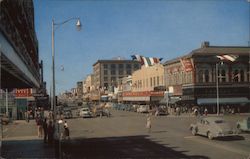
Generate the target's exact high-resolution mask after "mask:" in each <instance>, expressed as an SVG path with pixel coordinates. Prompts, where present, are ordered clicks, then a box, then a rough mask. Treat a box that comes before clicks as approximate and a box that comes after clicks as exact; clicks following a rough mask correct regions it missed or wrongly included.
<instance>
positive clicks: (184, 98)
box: [164, 42, 250, 113]
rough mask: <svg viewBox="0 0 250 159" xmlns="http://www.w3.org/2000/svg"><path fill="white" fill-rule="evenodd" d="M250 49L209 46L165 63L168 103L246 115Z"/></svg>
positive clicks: (205, 45) (203, 46)
mask: <svg viewBox="0 0 250 159" xmlns="http://www.w3.org/2000/svg"><path fill="white" fill-rule="evenodd" d="M249 58H250V47H240V46H210V45H209V42H203V43H202V45H201V48H198V49H195V50H193V51H192V52H190V53H189V54H187V55H184V56H182V57H178V58H176V59H173V60H169V61H166V62H165V63H164V74H165V82H166V83H165V84H166V88H167V91H168V94H169V101H171V100H174V99H176V98H178V99H179V101H175V102H176V104H178V105H182V106H183V105H186V106H195V105H198V106H200V107H203V108H204V107H205V106H206V107H207V108H209V110H210V111H211V112H214V113H215V112H216V110H217V108H218V106H219V110H220V111H224V110H225V109H226V108H231V109H236V108H237V110H241V111H249V99H250V89H249V84H250V78H249V76H250V74H249V70H250V69H249V68H250V64H249V61H250V60H249Z"/></svg>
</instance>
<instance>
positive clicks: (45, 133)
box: [27, 108, 70, 144]
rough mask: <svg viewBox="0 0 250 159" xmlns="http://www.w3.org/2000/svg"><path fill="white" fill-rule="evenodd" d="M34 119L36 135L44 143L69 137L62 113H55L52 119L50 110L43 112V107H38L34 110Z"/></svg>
mask: <svg viewBox="0 0 250 159" xmlns="http://www.w3.org/2000/svg"><path fill="white" fill-rule="evenodd" d="M28 121H29V119H27V122H28ZM35 121H36V125H37V136H38V137H39V138H43V140H44V143H48V144H53V143H54V142H55V140H61V139H70V137H69V135H70V133H69V127H68V123H67V121H66V120H64V118H63V116H62V115H57V116H56V119H54V115H53V112H52V111H49V112H48V113H44V110H43V109H41V108H38V109H37V111H36V112H35Z"/></svg>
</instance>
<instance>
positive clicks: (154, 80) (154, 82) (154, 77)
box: [153, 77, 155, 86]
mask: <svg viewBox="0 0 250 159" xmlns="http://www.w3.org/2000/svg"><path fill="white" fill-rule="evenodd" d="M153 80H154V86H155V77H154V78H153Z"/></svg>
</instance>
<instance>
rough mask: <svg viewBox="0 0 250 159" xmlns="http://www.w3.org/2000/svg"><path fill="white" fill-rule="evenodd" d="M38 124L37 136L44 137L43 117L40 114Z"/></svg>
mask: <svg viewBox="0 0 250 159" xmlns="http://www.w3.org/2000/svg"><path fill="white" fill-rule="evenodd" d="M36 125H37V136H38V137H42V118H41V117H40V116H38V118H37V121H36Z"/></svg>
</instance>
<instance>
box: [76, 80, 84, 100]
mask: <svg viewBox="0 0 250 159" xmlns="http://www.w3.org/2000/svg"><path fill="white" fill-rule="evenodd" d="M76 89H77V98H78V100H82V97H83V82H82V81H78V82H77V84H76Z"/></svg>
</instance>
